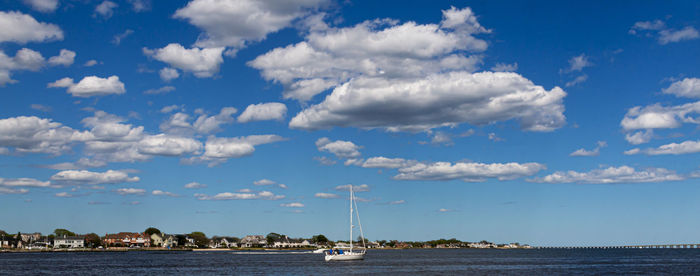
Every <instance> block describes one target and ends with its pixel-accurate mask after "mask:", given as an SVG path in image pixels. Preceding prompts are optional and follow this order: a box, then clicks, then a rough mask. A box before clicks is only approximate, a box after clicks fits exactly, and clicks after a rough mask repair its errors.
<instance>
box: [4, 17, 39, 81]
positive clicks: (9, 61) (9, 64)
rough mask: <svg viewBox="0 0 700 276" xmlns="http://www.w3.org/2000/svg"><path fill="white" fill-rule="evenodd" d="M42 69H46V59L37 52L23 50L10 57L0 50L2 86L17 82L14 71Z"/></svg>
mask: <svg viewBox="0 0 700 276" xmlns="http://www.w3.org/2000/svg"><path fill="white" fill-rule="evenodd" d="M1 19H2V18H0V20H1ZM0 24H1V22H0ZM42 67H44V57H43V56H42V55H41V53H39V52H37V51H34V50H31V49H27V48H22V49H20V50H19V51H17V53H15V56H14V57H9V56H7V55H5V52H3V51H2V50H0V86H4V85H5V84H7V83H15V82H17V81H16V80H13V79H12V71H18V70H27V71H39V69H41V68H42Z"/></svg>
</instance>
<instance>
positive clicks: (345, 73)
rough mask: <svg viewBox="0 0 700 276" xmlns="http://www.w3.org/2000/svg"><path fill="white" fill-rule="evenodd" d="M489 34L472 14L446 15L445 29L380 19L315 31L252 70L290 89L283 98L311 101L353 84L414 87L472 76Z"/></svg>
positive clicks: (253, 63)
mask: <svg viewBox="0 0 700 276" xmlns="http://www.w3.org/2000/svg"><path fill="white" fill-rule="evenodd" d="M487 32H489V31H488V30H486V29H485V28H483V27H482V26H481V25H479V23H478V22H477V20H476V16H475V15H474V14H473V13H472V11H471V9H469V8H464V9H461V10H458V9H456V8H454V7H453V8H451V9H450V10H444V11H443V21H442V22H441V24H424V25H423V24H416V23H415V22H406V23H404V24H398V22H397V21H395V20H390V19H377V20H372V21H365V22H362V23H360V24H357V25H355V26H351V27H346V28H321V29H319V30H312V31H311V32H310V33H309V34H308V35H307V36H306V37H305V40H304V41H302V42H300V43H297V44H294V45H289V46H286V47H284V48H277V49H274V50H272V51H270V52H268V53H266V54H264V55H261V56H259V57H257V58H256V59H255V60H253V61H251V62H249V63H248V64H249V65H250V66H252V67H254V68H256V69H259V70H261V71H262V72H261V73H262V76H263V77H264V78H265V79H267V80H271V81H275V82H278V83H281V84H282V85H284V86H285V91H284V94H283V96H284V98H293V99H297V100H300V101H308V100H310V99H311V98H312V97H314V96H315V95H317V94H319V93H321V92H323V91H325V90H327V89H331V88H334V87H338V86H340V85H343V83H345V82H347V81H348V80H350V79H353V78H357V77H363V78H381V79H384V80H385V81H387V82H403V81H406V82H410V81H411V80H412V79H421V78H424V77H425V76H427V75H431V74H436V73H440V72H445V71H466V72H473V71H475V70H476V69H477V68H478V65H479V64H480V63H481V57H480V56H478V55H475V56H466V55H465V53H464V52H465V51H471V52H480V51H483V50H485V49H486V48H487V43H486V42H485V41H483V40H480V39H477V38H475V37H474V36H473V35H474V34H478V33H487Z"/></svg>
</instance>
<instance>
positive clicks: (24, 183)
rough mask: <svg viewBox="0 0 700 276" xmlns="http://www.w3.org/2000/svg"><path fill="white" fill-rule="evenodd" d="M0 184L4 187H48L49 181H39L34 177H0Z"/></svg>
mask: <svg viewBox="0 0 700 276" xmlns="http://www.w3.org/2000/svg"><path fill="white" fill-rule="evenodd" d="M0 186H5V187H50V186H51V182H49V181H40V180H36V179H34V178H15V179H7V178H0Z"/></svg>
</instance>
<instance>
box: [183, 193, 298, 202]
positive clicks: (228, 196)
mask: <svg viewBox="0 0 700 276" xmlns="http://www.w3.org/2000/svg"><path fill="white" fill-rule="evenodd" d="M194 197H195V198H197V199H199V200H241V199H264V200H279V199H283V198H285V196H284V195H275V194H274V193H272V192H268V191H262V192H258V193H229V192H226V193H218V194H216V195H213V196H209V195H206V194H194Z"/></svg>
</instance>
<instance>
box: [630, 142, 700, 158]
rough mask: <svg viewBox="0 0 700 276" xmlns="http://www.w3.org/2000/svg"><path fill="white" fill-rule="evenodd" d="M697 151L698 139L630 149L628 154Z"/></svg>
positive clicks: (677, 153) (699, 143)
mask: <svg viewBox="0 0 700 276" xmlns="http://www.w3.org/2000/svg"><path fill="white" fill-rule="evenodd" d="M698 152H700V141H683V142H681V143H670V144H665V145H661V146H659V147H658V148H649V149H645V150H640V149H637V150H636V151H631V152H630V153H629V154H637V153H644V154H647V155H666V154H672V155H680V154H689V153H698ZM629 154H628V155H629Z"/></svg>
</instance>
